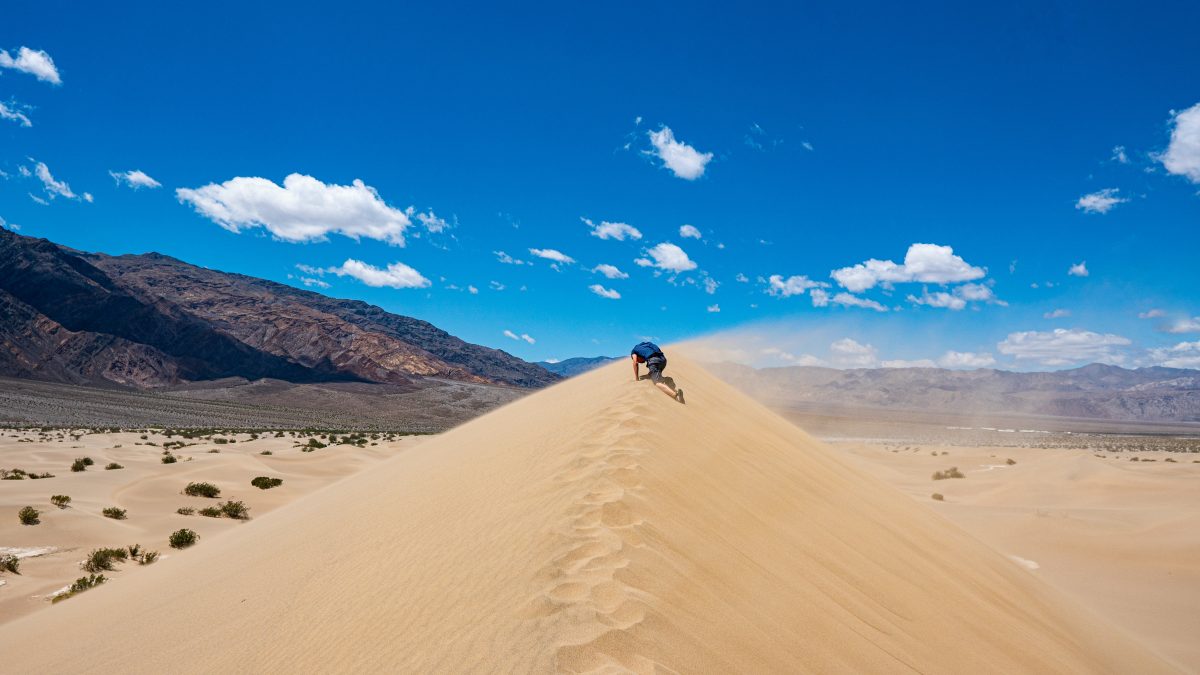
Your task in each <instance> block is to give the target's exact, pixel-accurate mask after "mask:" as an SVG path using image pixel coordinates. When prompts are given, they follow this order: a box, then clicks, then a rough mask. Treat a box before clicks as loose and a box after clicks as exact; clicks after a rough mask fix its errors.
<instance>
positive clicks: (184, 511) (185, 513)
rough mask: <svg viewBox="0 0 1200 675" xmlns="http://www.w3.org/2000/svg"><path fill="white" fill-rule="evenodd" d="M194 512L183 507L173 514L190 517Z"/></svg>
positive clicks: (189, 508) (194, 510)
mask: <svg viewBox="0 0 1200 675" xmlns="http://www.w3.org/2000/svg"><path fill="white" fill-rule="evenodd" d="M195 512H196V509H193V508H192V507H190V506H184V507H181V508H178V509H175V513H178V514H179V515H181V516H190V515H192V514H193V513H195Z"/></svg>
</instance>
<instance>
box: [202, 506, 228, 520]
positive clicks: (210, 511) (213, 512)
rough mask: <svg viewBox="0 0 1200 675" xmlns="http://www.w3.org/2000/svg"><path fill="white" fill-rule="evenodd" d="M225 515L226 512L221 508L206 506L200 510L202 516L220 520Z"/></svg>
mask: <svg viewBox="0 0 1200 675" xmlns="http://www.w3.org/2000/svg"><path fill="white" fill-rule="evenodd" d="M224 513H225V512H224V511H222V510H221V507H220V506H206V507H204V508H202V509H200V515H202V516H207V517H209V518H220V517H221V516H222V515H224Z"/></svg>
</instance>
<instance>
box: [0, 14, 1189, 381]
mask: <svg viewBox="0 0 1200 675" xmlns="http://www.w3.org/2000/svg"><path fill="white" fill-rule="evenodd" d="M5 14H6V16H5V21H4V22H3V25H0V49H2V50H4V52H3V53H2V54H0V104H2V105H3V106H4V107H3V108H0V118H2V119H0V149H2V151H0V170H2V171H3V172H4V173H5V174H6V175H5V177H4V178H3V180H0V218H3V219H4V221H5V222H6V223H7V224H8V226H10V227H13V228H14V229H16V228H19V231H20V232H21V233H23V234H28V235H32V236H44V237H47V238H49V239H51V240H54V241H57V242H60V243H63V244H66V245H69V246H73V247H77V248H81V249H86V250H97V251H104V252H108V253H123V252H132V253H140V252H146V251H159V252H162V253H165V254H169V255H173V256H176V257H179V258H181V259H184V260H187V261H189V262H192V263H196V264H200V265H204V266H207V267H212V268H215V269H220V270H225V271H230V272H239V273H243V274H249V275H253V276H258V277H263V278H267V279H272V280H275V281H279V282H282V283H288V284H293V285H296V286H301V287H305V284H306V283H307V284H309V285H308V286H307V287H308V288H310V289H311V290H315V291H319V292H322V293H327V294H329V295H333V296H336V297H348V298H358V299H362V300H366V301H368V302H371V303H375V304H378V305H380V306H382V307H384V308H385V309H388V310H390V311H393V312H398V313H402V314H407V315H412V316H416V317H420V318H423V319H427V320H429V321H431V322H433V323H434V324H436V325H438V326H440V327H443V328H445V329H447V330H449V331H450V332H452V333H454V334H456V335H459V336H461V337H463V338H464V339H467V340H470V341H472V342H477V343H481V344H486V345H489V346H494V347H499V348H502V349H505V350H507V351H509V352H511V353H513V354H516V355H518V356H521V357H522V358H526V359H530V360H539V359H545V358H566V357H569V356H579V355H595V354H601V353H603V354H622V353H625V352H626V351H627V350H628V348H629V346H630V345H631V344H632V343H633V342H635V341H637V340H638V339H639V338H641V337H642V336H651V337H653V338H655V339H657V340H660V341H662V342H671V341H677V340H682V339H687V338H693V337H697V336H704V335H714V334H719V335H722V337H721V339H719V340H714V341H711V342H710V343H709V346H710V347H711V348H712V349H713V350H714V353H716V355H719V356H730V357H734V358H738V359H741V360H746V361H751V362H754V363H758V364H763V365H767V364H771V365H786V364H789V363H825V364H830V365H837V366H854V365H879V364H885V363H886V364H890V365H899V364H901V363H904V362H912V363H938V364H942V365H949V366H955V367H971V366H979V365H993V364H994V365H995V366H997V367H1004V368H1015V369H1041V368H1059V367H1064V366H1068V365H1074V364H1080V363H1086V362H1089V361H1094V360H1100V361H1106V362H1113V363H1121V364H1124V365H1127V366H1136V365H1151V364H1158V363H1165V364H1170V365H1177V366H1191V367H1200V290H1198V289H1200V272H1198V271H1197V269H1198V268H1197V264H1196V262H1197V258H1198V257H1200V234H1198V232H1200V194H1198V193H1200V107H1197V106H1200V79H1197V78H1196V77H1195V73H1197V72H1200V40H1197V39H1196V31H1195V27H1196V26H1197V25H1200V6H1198V5H1196V4H1195V3H1185V2H1179V3H1149V4H1141V5H1139V6H1138V7H1136V8H1135V7H1133V6H1132V5H1128V4H1127V3H1100V4H1098V3H1082V2H1081V3H1045V2H1028V3H1016V4H1011V5H1006V6H1004V7H982V6H981V7H969V8H964V7H960V6H951V5H950V4H949V3H947V4H924V5H909V6H906V7H905V8H904V9H903V10H901V9H898V8H896V7H893V6H891V5H889V4H878V5H872V4H869V3H864V4H860V5H857V6H855V7H854V8H852V9H847V8H844V7H840V3H839V4H838V5H834V4H832V3H831V4H829V5H827V6H825V7H819V6H818V7H810V8H799V7H780V6H769V5H759V6H749V5H745V6H739V8H738V9H737V10H733V9H730V8H727V7H722V6H720V5H707V6H697V5H696V4H694V3H693V4H688V5H677V6H668V5H660V6H656V7H650V8H647V7H644V6H641V5H635V4H627V5H615V4H608V5H605V6H603V7H594V8H592V7H578V6H562V5H561V3H560V4H557V5H550V4H546V5H537V6H535V5H528V6H525V7H523V8H520V9H513V8H511V7H506V8H486V7H476V6H473V5H450V4H445V3H440V4H439V6H438V7H436V8H434V7H430V6H425V5H422V6H420V7H410V8H395V7H385V6H380V7H374V8H359V9H344V8H339V9H336V10H330V9H329V8H328V5H325V4H322V5H317V4H303V3H288V4H286V5H279V6H273V7H272V6H268V5H265V4H264V5H260V6H256V7H247V6H245V4H244V3H239V4H232V3H229V4H226V3H206V4H205V6H204V8H203V11H195V10H194V9H187V10H184V9H176V8H170V7H168V8H163V7H161V6H159V5H154V4H144V5H142V4H139V3H123V4H122V6H121V9H120V10H118V11H114V10H112V9H109V8H100V7H81V6H77V4H75V3H52V2H47V3H34V4H29V3H26V5H25V6H20V7H13V8H8V9H6V12H5ZM22 48H24V50H23V49H22ZM47 59H49V61H48V60H47ZM668 130H669V131H668ZM134 171H136V172H140V173H134V174H131V173H129V172H134ZM26 174H28V175H26ZM113 174H116V176H114V175H113ZM289 176H293V177H292V178H291V179H289ZM131 177H132V179H133V180H132V181H131ZM356 181H358V182H357V183H356ZM151 183H154V184H157V186H154V185H152V184H151ZM138 184H140V187H138ZM135 188H136V189H135ZM43 202H44V203H43ZM589 223H590V224H589ZM622 224H623V225H626V226H627V227H625V228H622V227H619V226H618V225H622ZM684 225H690V226H691V228H694V231H693V229H682V230H681V228H682V227H683V226H684ZM633 230H636V233H637V234H638V235H640V236H639V237H638V238H634V237H633ZM696 234H698V235H699V237H698V238H696V237H695V236H688V235H696ZM597 235H607V238H602V237H601V236H597ZM614 235H621V236H623V239H618V238H616V237H615V236H614ZM497 251H503V252H504V253H506V254H507V255H508V257H509V258H511V259H512V260H518V261H523V262H524V263H526V264H512V263H505V262H502V261H501V260H500V257H499V256H498V254H497V253H496V252H497ZM535 251H540V252H541V255H542V256H550V257H540V256H539V254H538V253H536V252H535ZM554 252H557V253H558V254H561V256H566V257H568V258H569V259H570V260H571V261H572V262H566V261H565V259H563V258H562V257H561V256H559V255H556V254H555V253H554ZM681 253H682V256H683V257H681ZM556 258H557V260H556ZM872 259H873V260H876V261H883V262H876V263H870V264H867V261H869V260H872ZM639 261H641V262H639ZM1081 264H1082V266H1081V267H1080V265H1081ZM599 265H611V266H613V267H615V268H616V269H617V270H619V274H617V272H614V271H612V270H608V268H600V269H597V267H598V266H599ZM298 266H300V267H298ZM389 266H391V268H390V269H389ZM856 266H859V267H856ZM1073 267H1074V269H1075V272H1076V273H1075V274H1070V273H1069V271H1070V270H1071V269H1072V268H1073ZM606 270H607V271H608V275H606V274H605V271H606ZM1085 270H1086V274H1085ZM610 275H611V276H615V277H616V278H610ZM625 275H627V276H625ZM739 275H740V276H739ZM773 278H774V283H772V279H773ZM739 279H745V281H741V280H739ZM306 280H307V282H306ZM501 287H502V288H501ZM472 288H474V289H475V292H471V290H470V289H472ZM616 295H619V296H620V297H619V298H617V297H615V296H616ZM606 296H608V297H606ZM718 309H719V311H716V310H718ZM710 310H711V311H710ZM1139 315H1140V316H1141V317H1144V318H1139ZM506 331H507V333H508V334H506ZM514 336H515V337H514ZM522 336H528V338H529V339H524V338H523V337H522Z"/></svg>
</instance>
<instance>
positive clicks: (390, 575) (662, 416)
mask: <svg viewBox="0 0 1200 675" xmlns="http://www.w3.org/2000/svg"><path fill="white" fill-rule="evenodd" d="M671 370H672V375H673V376H674V378H675V379H676V381H677V382H678V383H679V384H681V385H682V386H684V387H686V388H687V391H688V404H687V405H686V406H684V405H679V404H678V403H675V402H674V401H671V400H670V399H667V398H666V397H665V396H663V395H662V394H661V393H660V392H658V391H657V390H656V389H654V388H653V387H651V386H649V384H648V383H646V382H633V381H631V380H630V378H629V376H628V373H627V372H626V369H625V368H624V364H620V363H618V364H613V365H611V366H608V367H604V368H601V369H598V370H596V371H593V372H591V373H588V374H585V375H581V376H579V377H577V378H574V379H572V380H570V381H567V382H565V383H562V384H560V385H558V386H556V387H553V388H551V389H549V390H546V391H543V392H540V393H536V394H534V395H532V396H528V397H525V398H523V399H521V400H519V401H516V402H515V403H512V404H510V405H508V406H506V407H504V408H502V409H500V410H498V411H496V412H493V413H491V414H489V415H486V416H484V417H481V418H478V419H476V420H474V421H472V422H469V423H467V424H465V425H463V426H460V427H458V428H457V429H455V430H453V431H451V432H448V433H447V434H445V435H444V436H441V437H439V438H436V439H432V440H430V441H428V442H426V443H424V444H422V445H420V446H418V447H416V448H413V449H410V450H408V451H405V452H404V453H402V454H400V455H398V456H396V457H395V458H394V459H392V460H389V461H388V462H386V463H384V464H382V465H378V466H377V467H376V468H374V469H373V470H372V471H371V472H370V473H369V474H361V475H358V476H354V477H352V478H350V479H347V480H345V481H343V482H340V483H338V484H335V485H333V486H330V487H329V488H327V489H325V490H323V491H321V492H319V493H316V494H314V495H312V496H311V497H309V498H306V499H304V500H302V501H300V502H297V503H295V504H293V505H292V506H289V507H287V508H284V509H281V510H278V511H275V512H273V513H271V514H269V515H267V516H264V517H261V518H258V519H255V520H253V521H251V522H249V523H247V524H245V525H242V526H241V527H239V528H238V529H237V530H235V531H232V532H229V533H227V534H225V535H221V536H219V537H214V538H212V539H211V540H202V541H201V542H200V543H199V544H198V545H197V546H195V547H194V548H192V549H189V550H186V551H183V552H179V553H172V555H171V556H170V558H168V559H166V560H163V561H161V562H159V563H158V564H156V565H153V566H151V567H149V568H140V569H136V570H130V571H127V572H121V573H120V575H119V578H117V579H115V580H113V581H111V582H109V583H108V584H105V585H104V586H101V587H99V588H97V589H94V590H91V591H88V592H87V593H84V594H82V595H80V596H79V597H76V598H72V599H70V600H68V601H67V602H65V603H62V604H61V605H58V606H55V607H53V608H51V609H49V610H47V611H44V612H40V613H37V614H35V615H32V616H30V617H27V618H25V619H21V620H18V621H15V622H13V623H10V624H8V625H7V626H5V630H4V631H3V632H2V633H0V651H3V653H4V654H5V655H6V656H5V658H6V660H7V662H6V667H7V668H8V669H11V670H12V671H13V672H23V673H38V672H47V673H50V672H112V671H115V670H121V671H137V672H218V671H239V672H298V671H302V672H364V671H376V672H454V673H462V672H555V671H557V672H625V671H633V672H645V673H649V672H688V673H691V672H754V673H767V672H787V673H795V672H898V671H920V672H934V673H937V672H945V673H955V672H972V673H975V672H1003V673H1013V672H1113V673H1121V672H1139V673H1148V672H1160V671H1166V670H1167V667H1166V666H1165V665H1164V664H1163V663H1162V662H1161V661H1159V660H1158V659H1157V658H1156V657H1155V656H1153V655H1151V654H1149V653H1148V652H1146V651H1144V650H1143V649H1142V648H1140V647H1139V646H1137V645H1135V644H1133V643H1131V642H1130V641H1129V640H1128V639H1127V638H1126V637H1125V636H1123V635H1122V634H1119V633H1117V632H1115V631H1114V630H1113V629H1111V628H1109V627H1107V626H1106V625H1102V624H1100V623H1098V622H1097V621H1095V620H1093V619H1092V618H1091V617H1090V616H1089V615H1087V614H1086V613H1084V612H1083V611H1081V610H1079V609H1077V608H1076V607H1074V606H1073V605H1071V604H1069V603H1068V602H1066V601H1064V600H1063V599H1062V598H1061V597H1060V596H1059V595H1057V594H1056V593H1055V592H1054V591H1053V590H1052V589H1050V588H1049V587H1047V586H1044V585H1042V584H1041V583H1040V582H1039V581H1038V580H1037V579H1036V577H1034V576H1033V575H1032V574H1031V573H1029V572H1028V571H1026V570H1024V569H1023V568H1020V567H1018V566H1017V565H1015V564H1014V563H1013V562H1011V561H1009V560H1008V559H1006V558H1004V557H1002V556H1001V555H999V554H998V553H996V552H995V551H993V550H991V549H989V548H987V547H985V546H984V545H983V544H981V543H980V542H978V541H977V540H975V539H973V538H972V537H970V536H968V535H967V534H965V533H964V532H962V531H961V530H959V529H957V528H956V527H954V526H953V525H951V524H950V523H948V522H947V521H945V520H944V519H942V518H941V517H940V516H938V515H937V514H935V513H934V512H933V511H931V510H930V509H928V508H926V507H924V506H923V505H921V504H919V503H917V502H914V501H913V500H911V499H909V498H908V497H906V496H904V495H902V494H901V493H899V492H898V491H896V490H894V489H892V488H890V487H888V486H886V485H885V484H883V483H881V482H878V481H877V480H874V479H872V478H870V477H868V476H866V475H863V474H861V473H859V472H858V471H856V470H854V469H852V468H851V467H850V466H848V465H847V464H845V463H843V461H842V460H840V459H839V458H838V457H836V456H835V455H833V454H832V453H831V452H830V451H828V450H827V449H825V448H824V447H823V446H821V445H820V444H819V443H817V442H815V441H814V440H813V439H811V438H810V437H809V436H807V435H806V434H805V433H803V432H802V431H800V430H799V429H797V428H796V427H793V426H791V425H790V424H788V423H787V422H786V421H784V420H782V419H781V418H779V417H777V416H776V415H774V414H772V413H770V412H769V411H767V410H766V409H764V408H763V407H762V406H760V405H759V404H757V403H754V402H753V401H751V400H750V399H748V398H747V397H746V396H744V395H742V394H740V393H738V392H736V391H735V390H733V389H732V388H731V387H729V386H728V385H725V384H723V383H721V382H720V381H718V380H717V379H716V378H714V377H712V376H710V375H708V374H707V373H706V372H704V371H703V370H702V369H700V368H699V367H696V366H695V365H693V364H691V363H690V362H688V361H687V359H686V358H684V357H682V356H672V359H671ZM251 506H253V504H251ZM183 524H184V523H183V521H182V520H181V526H183ZM18 544H19V542H18Z"/></svg>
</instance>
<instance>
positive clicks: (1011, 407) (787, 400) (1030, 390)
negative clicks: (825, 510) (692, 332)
mask: <svg viewBox="0 0 1200 675" xmlns="http://www.w3.org/2000/svg"><path fill="white" fill-rule="evenodd" d="M708 367H709V370H711V371H712V372H713V373H714V374H716V375H718V376H719V377H721V378H723V379H725V380H726V381H728V382H730V383H732V384H733V385H735V386H737V387H738V388H740V389H742V390H743V391H745V392H747V393H748V394H750V395H751V396H754V397H755V398H758V399H759V400H762V401H765V402H768V403H770V404H773V405H779V406H786V405H788V404H812V403H822V404H833V405H844V406H867V407H879V408H896V409H910V410H924V409H928V410H939V411H944V412H959V413H964V414H980V413H1021V414H1030V415H1054V416H1060V417H1090V418H1096V419H1105V420H1141V421H1156V420H1161V421H1175V422H1200V370H1187V369H1182V368H1163V367H1157V366H1156V367H1151V368H1137V369H1132V370H1131V369H1127V368H1121V367H1119V366H1110V365H1104V364H1099V363H1093V364H1090V365H1087V366H1083V367H1081V368H1074V369H1070V370H1060V371H1056V372H1038V373H1018V372H1010V371H1004V370H993V369H980V370H965V371H964V370H945V369H941V368H875V369H853V370H836V369H833V368H820V367H815V366H790V367H785V368H762V369H754V368H751V367H749V366H743V365H739V364H733V363H718V364H710V365H709V366H708Z"/></svg>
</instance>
